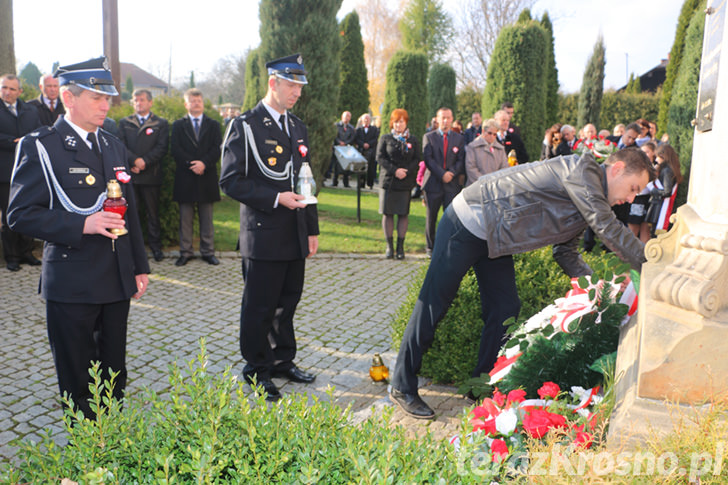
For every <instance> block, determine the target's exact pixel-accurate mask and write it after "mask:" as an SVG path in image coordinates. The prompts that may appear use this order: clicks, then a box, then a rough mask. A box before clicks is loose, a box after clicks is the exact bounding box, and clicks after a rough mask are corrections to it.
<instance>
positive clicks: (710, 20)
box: [609, 0, 728, 447]
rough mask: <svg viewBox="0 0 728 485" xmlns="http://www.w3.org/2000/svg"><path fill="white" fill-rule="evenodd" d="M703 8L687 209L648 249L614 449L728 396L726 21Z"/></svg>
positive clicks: (629, 334) (624, 356) (625, 340)
mask: <svg viewBox="0 0 728 485" xmlns="http://www.w3.org/2000/svg"><path fill="white" fill-rule="evenodd" d="M708 3H709V4H712V6H711V7H708V9H707V10H706V18H705V34H704V38H703V54H702V60H701V69H700V86H699V92H698V107H697V110H696V113H697V114H696V119H695V121H694V124H695V135H694V143H693V157H692V166H691V172H690V187H689V192H688V200H687V203H686V204H685V205H683V206H681V207H680V208H678V210H677V213H676V214H675V215H673V219H672V221H673V227H672V229H671V230H670V231H669V232H667V233H665V234H662V235H660V236H658V237H657V238H656V239H653V240H651V241H650V242H649V243H648V244H647V246H646V247H645V254H646V256H647V263H645V264H644V265H643V266H642V276H641V286H640V293H639V310H638V312H637V314H636V315H635V317H633V318H632V320H631V321H630V322H629V324H628V325H627V326H626V327H625V328H623V329H622V334H621V336H620V342H619V351H618V356H617V369H616V375H617V377H618V379H619V380H618V382H617V386H616V391H617V406H616V408H615V411H614V413H613V414H612V419H611V422H610V428H609V446H610V447H620V446H623V445H627V446H631V445H633V444H636V443H638V442H639V441H642V440H644V439H645V438H646V437H647V436H648V435H649V433H651V432H653V431H654V432H657V433H658V434H659V433H667V432H670V431H671V430H672V429H673V421H672V416H674V415H675V414H680V413H679V410H680V408H683V409H684V410H686V411H687V412H688V413H691V412H694V411H693V410H692V409H693V408H698V409H700V406H701V405H702V404H704V403H705V402H706V401H708V400H710V399H712V398H719V397H724V396H725V395H726V393H727V392H728V186H727V185H726V182H725V181H726V177H727V175H728V172H727V171H726V170H728V164H727V163H726V158H728V156H727V155H726V153H728V149H727V144H728V57H726V56H728V48H727V49H726V50H723V47H724V46H728V37H725V36H724V31H726V30H728V29H726V20H727V19H728V16H726V1H725V0H709V2H708ZM723 57H726V59H722V58H723Z"/></svg>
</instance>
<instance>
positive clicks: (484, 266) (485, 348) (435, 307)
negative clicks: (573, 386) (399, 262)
mask: <svg viewBox="0 0 728 485" xmlns="http://www.w3.org/2000/svg"><path fill="white" fill-rule="evenodd" d="M471 267H472V268H473V270H474V271H475V276H476V278H477V280H478V289H479V291H480V303H481V312H482V313H481V317H482V319H483V322H484V323H485V326H484V327H483V333H482V335H481V338H480V350H479V351H478V363H477V365H476V367H475V369H474V371H473V376H479V375H480V374H482V373H484V372H489V371H490V370H491V369H492V368H493V364H494V363H495V361H496V359H497V356H498V351H499V350H500V347H501V346H502V344H503V336H504V333H505V328H504V326H503V322H504V321H506V320H507V319H508V318H510V317H516V316H518V311H519V310H520V307H521V301H520V300H519V298H518V291H517V289H516V274H515V270H514V268H513V258H512V257H511V256H503V257H500V258H495V259H491V258H489V257H488V243H487V242H486V241H484V240H482V239H480V238H478V237H476V236H474V235H473V234H472V233H471V232H470V231H468V230H467V229H466V228H465V227H464V226H463V225H462V223H461V222H460V219H458V217H457V215H456V214H455V211H454V210H453V208H452V205H450V206H448V208H447V209H446V210H445V213H444V214H443V216H442V219H441V220H440V223H439V225H438V227H437V236H436V237H435V246H434V249H433V252H432V260H431V262H430V267H429V269H428V270H427V275H426V276H425V281H424V282H423V283H422V289H421V290H420V295H419V297H418V299H417V303H415V307H414V310H413V311H412V316H411V317H410V320H409V323H407V328H406V329H405V331H404V335H403V337H402V344H401V345H400V348H399V355H398V356H397V365H396V367H395V369H394V373H393V376H392V386H393V387H394V388H395V389H397V390H399V391H401V392H404V393H407V394H414V393H416V392H417V373H418V372H419V370H420V367H421V366H422V356H423V355H424V353H425V352H426V351H427V349H429V348H430V346H431V345H432V340H433V339H434V337H435V330H436V329H437V324H438V323H439V322H440V320H442V318H443V317H444V316H445V314H446V313H447V310H448V308H450V305H451V304H452V301H453V299H454V298H455V296H456V295H457V292H458V289H459V288H460V282H461V281H462V279H463V277H464V276H465V273H467V271H468V269H470V268H471Z"/></svg>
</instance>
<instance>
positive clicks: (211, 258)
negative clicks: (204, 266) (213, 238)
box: [202, 254, 220, 266]
mask: <svg viewBox="0 0 728 485" xmlns="http://www.w3.org/2000/svg"><path fill="white" fill-rule="evenodd" d="M202 260H203V261H205V262H206V263H209V264H212V265H215V266H217V265H218V264H220V261H219V260H218V259H217V258H216V257H215V255H214V254H211V255H209V256H203V257H202Z"/></svg>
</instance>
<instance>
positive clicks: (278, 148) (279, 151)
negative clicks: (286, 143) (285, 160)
mask: <svg viewBox="0 0 728 485" xmlns="http://www.w3.org/2000/svg"><path fill="white" fill-rule="evenodd" d="M276 153H283V147H282V146H280V145H277V146H276Z"/></svg>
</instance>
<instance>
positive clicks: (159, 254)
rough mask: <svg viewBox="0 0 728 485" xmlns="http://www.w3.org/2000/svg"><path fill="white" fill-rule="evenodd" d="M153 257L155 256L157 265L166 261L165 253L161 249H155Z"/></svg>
mask: <svg viewBox="0 0 728 485" xmlns="http://www.w3.org/2000/svg"><path fill="white" fill-rule="evenodd" d="M152 255H153V256H154V261H156V262H157V263H158V262H160V261H161V260H163V259H164V253H163V252H162V251H161V250H159V249H153V250H152Z"/></svg>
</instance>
